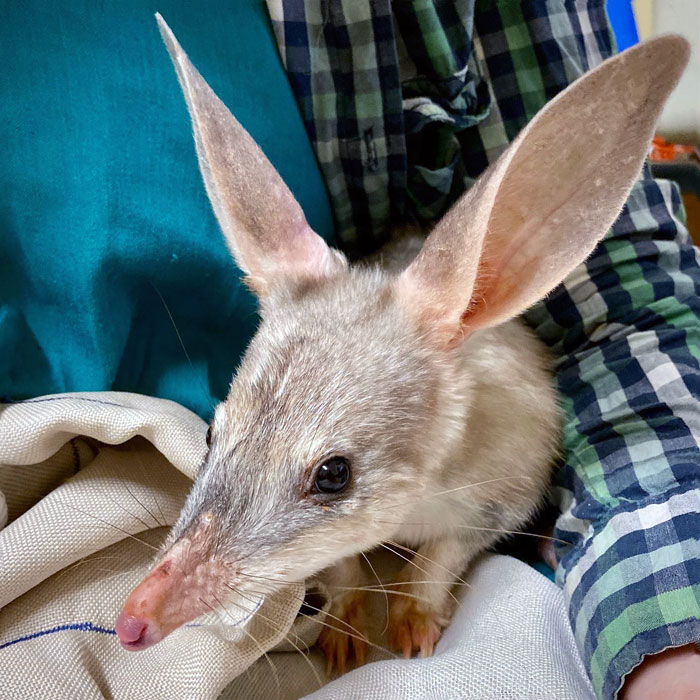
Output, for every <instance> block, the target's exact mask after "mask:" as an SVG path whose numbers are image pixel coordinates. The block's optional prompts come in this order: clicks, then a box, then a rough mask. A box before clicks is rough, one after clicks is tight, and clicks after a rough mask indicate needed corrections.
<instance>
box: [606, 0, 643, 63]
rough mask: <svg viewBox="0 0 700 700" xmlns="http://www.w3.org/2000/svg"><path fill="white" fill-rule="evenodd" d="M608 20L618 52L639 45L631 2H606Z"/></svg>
mask: <svg viewBox="0 0 700 700" xmlns="http://www.w3.org/2000/svg"><path fill="white" fill-rule="evenodd" d="M607 10H608V19H609V20H610V24H611V25H612V28H613V32H614V34H615V42H616V44H617V50H618V51H624V50H625V49H627V48H629V47H630V46H634V45H635V44H638V43H639V34H638V32H637V22H636V21H635V18H634V9H633V8H632V0H608V5H607Z"/></svg>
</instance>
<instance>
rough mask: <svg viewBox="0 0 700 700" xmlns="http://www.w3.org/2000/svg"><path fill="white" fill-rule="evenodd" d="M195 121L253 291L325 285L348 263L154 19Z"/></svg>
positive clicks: (209, 180) (221, 217)
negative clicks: (311, 283)
mask: <svg viewBox="0 0 700 700" xmlns="http://www.w3.org/2000/svg"><path fill="white" fill-rule="evenodd" d="M156 19H157V21H158V27H159V29H160V32H161V35H162V37H163V40H164V42H165V44H166V46H167V49H168V52H169V53H170V57H171V59H172V61H173V65H174V66H175V70H176V72H177V76H178V79H179V81H180V85H181V87H182V91H183V93H184V96H185V100H186V102H187V108H188V110H189V113H190V117H191V119H192V128H193V131H194V137H195V145H196V147H197V158H198V160H199V167H200V170H201V172H202V176H203V179H204V184H205V187H206V190H207V194H208V195H209V199H210V201H211V203H212V207H213V209H214V213H215V214H216V218H217V220H218V221H219V225H220V227H221V230H222V231H223V233H224V236H225V239H226V243H227V245H228V247H229V249H230V250H231V252H232V253H233V256H234V257H235V259H236V262H237V263H238V265H239V267H240V268H241V269H242V270H243V271H244V272H245V273H246V275H247V277H248V281H249V284H250V286H252V287H253V289H254V290H255V291H256V293H257V294H258V295H259V296H261V297H265V296H267V294H268V293H269V292H270V290H271V289H272V288H274V287H275V286H278V285H284V284H293V283H295V282H308V281H314V280H321V279H324V278H326V277H328V276H329V275H333V274H336V273H337V272H339V271H341V270H342V269H344V268H345V267H346V265H347V263H346V261H345V258H344V257H343V256H342V255H341V254H340V253H338V252H337V251H333V250H331V249H330V248H329V247H328V246H327V245H326V243H325V242H324V241H323V239H322V238H321V237H320V236H318V235H317V234H316V233H314V231H312V230H311V228H310V227H309V225H308V223H307V221H306V217H305V216H304V213H303V211H302V209H301V207H300V206H299V204H298V203H297V201H296V200H295V199H294V196H293V195H292V193H291V192H290V191H289V188H288V187H287V186H286V185H285V184H284V182H283V180H282V178H281V177H280V176H279V174H278V173H277V171H276V170H275V169H274V167H273V166H272V164H271V163H270V162H269V161H268V159H267V158H266V157H265V155H264V154H263V152H262V151H261V150H260V148H259V147H258V145H257V144H256V143H255V141H253V139H252V138H251V136H250V134H248V132H247V131H246V130H245V129H244V128H243V127H242V126H241V125H240V124H239V123H238V121H237V120H236V119H235V118H234V116H233V115H232V114H231V112H229V110H228V109H227V108H226V106H225V105H224V103H223V102H222V101H221V100H220V99H219V98H218V97H217V96H216V94H215V93H214V91H213V90H212V89H211V88H210V87H209V85H208V84H207V83H206V82H205V80H204V79H203V78H202V76H201V75H200V74H199V73H198V72H197V70H196V68H195V67H194V66H193V65H192V63H191V62H190V60H189V59H188V58H187V55H186V54H185V52H184V51H183V50H182V47H181V46H180V44H179V43H178V41H177V39H176V38H175V36H174V35H173V33H172V31H171V30H170V27H168V25H167V24H166V23H165V21H164V20H163V18H162V17H161V16H160V15H158V14H157V15H156Z"/></svg>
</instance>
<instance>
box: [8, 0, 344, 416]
mask: <svg viewBox="0 0 700 700" xmlns="http://www.w3.org/2000/svg"><path fill="white" fill-rule="evenodd" d="M156 10H158V11H160V12H161V14H162V15H163V16H164V17H165V19H166V21H167V22H168V23H169V24H170V26H171V27H172V29H173V31H174V32H175V34H176V35H177V37H178V39H179V40H180V42H181V43H182V46H183V47H184V49H185V51H187V52H188V54H189V55H190V58H191V59H192V62H193V63H194V64H195V65H196V66H197V68H198V69H199V70H200V72H201V73H202V74H203V76H204V77H205V79H206V80H208V81H209V82H210V84H211V85H212V87H213V89H214V90H215V91H216V92H217V93H218V94H219V95H220V97H221V98H222V99H223V101H224V102H225V103H226V104H227V105H228V107H229V108H230V109H231V111H232V112H233V113H234V114H235V115H236V116H237V117H238V119H239V120H240V121H241V123H242V124H243V125H244V126H245V127H246V128H247V129H248V131H250V132H251V134H252V135H253V138H255V140H256V141H257V142H258V143H259V144H260V146H261V147H262V149H263V150H264V151H265V152H266V153H267V155H268V157H269V158H270V160H271V161H272V163H273V164H274V165H275V167H277V169H278V170H279V171H280V174H281V175H282V177H283V178H284V180H285V181H286V182H287V184H288V185H289V187H290V189H291V190H292V191H293V192H294V194H295V195H296V196H297V198H298V199H299V201H300V203H301V205H302V207H303V208H304V210H305V212H306V215H307V218H308V219H309V223H310V224H311V226H312V227H314V228H315V229H316V230H317V231H318V232H319V233H320V234H322V235H323V236H324V237H326V238H327V239H330V237H331V236H332V230H333V224H332V216H331V210H330V205H329V202H328V198H327V195H326V191H325V187H324V184H323V181H322V179H321V176H320V173H319V170H318V166H317V164H316V160H315V157H314V154H313V151H312V149H311V146H310V144H309V140H308V138H307V135H306V132H305V129H304V125H303V121H302V119H301V117H300V115H299V112H298V108H297V104H296V101H295V99H294V96H293V94H292V92H291V89H290V87H289V84H288V82H287V77H286V75H285V73H284V70H283V68H282V65H281V63H280V59H279V55H278V52H277V47H276V44H275V42H274V39H273V36H272V31H271V27H270V24H269V19H268V16H267V11H266V9H265V6H264V2H263V0H254V1H253V0H247V1H246V2H230V1H229V0H212V1H210V2H207V3H190V2H182V0H105V2H99V3H95V2H93V1H92V0H65V1H64V2H46V0H24V1H23V2H14V1H13V0H0V17H2V23H1V24H0V65H2V66H5V70H3V71H0V144H2V147H1V149H0V150H1V152H2V157H1V158H0V400H2V399H3V398H4V399H5V400H7V399H11V400H17V399H23V398H27V397H32V396H37V395H40V394H47V393H54V392H66V391H101V390H107V389H115V390H123V391H133V392H139V393H144V394H149V395H152V396H159V397H164V398H169V399H173V400H175V401H178V402H180V403H182V404H184V405H185V406H188V407H189V408H191V409H193V410H195V411H196V412H197V413H199V414H200V415H202V416H203V417H204V418H208V417H209V416H210V415H211V411H212V404H213V403H214V402H215V401H217V400H219V399H221V398H223V397H224V396H225V395H226V393H227V389H228V385H229V382H230V381H231V376H232V373H233V371H234V369H235V367H236V364H237V362H238V360H239V357H240V355H241V353H242V351H243V350H244V348H245V346H246V344H247V342H248V340H249V338H250V336H251V334H252V333H253V332H254V330H255V327H256V324H257V315H256V304H255V300H254V299H253V297H252V295H251V294H250V293H249V292H248V291H247V289H246V288H245V287H244V286H243V285H242V284H241V282H240V279H239V273H238V271H237V269H236V267H235V265H234V263H233V262H232V260H231V257H230V255H229V253H228V250H227V249H226V247H225V245H224V242H223V238H222V235H221V233H220V231H219V229H218V226H217V223H216V220H215V219H214V216H213V214H212V211H211V206H210V205H209V202H208V201H207V199H206V194H205V191H204V185H203V184H202V179H201V176H200V174H199V169H198V166H197V160H196V156H195V150H194V142H193V139H192V127H191V125H190V119H189V116H188V114H187V109H186V106H185V101H184V98H183V96H182V94H181V91H180V87H179V85H178V83H177V78H176V75H175V71H174V69H173V67H172V65H171V63H170V59H169V58H168V54H167V51H166V49H165V46H164V45H163V43H162V41H161V38H160V34H159V33H158V29H157V26H156V21H155V18H154V12H155V11H156ZM161 296H162V299H163V300H164V302H165V304H167V307H168V310H169V311H168V310H166V308H165V305H164V303H163V301H161ZM169 312H170V313H172V316H173V319H174V323H175V324H176V326H177V329H178V331H179V333H180V335H181V337H182V343H183V344H184V346H185V348H186V349H187V352H188V354H189V356H190V359H191V362H190V361H189V360H188V359H187V357H186V355H185V352H184V351H183V348H182V346H181V345H180V341H179V340H178V336H177V333H176V331H175V330H174V328H173V324H172V323H171V320H170V318H169Z"/></svg>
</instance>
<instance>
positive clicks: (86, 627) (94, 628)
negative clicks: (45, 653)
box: [0, 622, 201, 649]
mask: <svg viewBox="0 0 700 700" xmlns="http://www.w3.org/2000/svg"><path fill="white" fill-rule="evenodd" d="M185 627H201V625H200V624H198V623H191V624H189V625H185ZM66 630H78V631H79V632H99V633H100V634H112V635H116V634H117V633H116V632H115V631H114V630H113V629H110V628H108V627H100V626H99V625H93V624H92V622H73V623H72V624H70V625H58V626H56V627H51V629H48V630H39V631H38V632H32V633H31V634H25V635H24V636H23V637H17V639H11V640H10V641H9V642H4V643H3V644H0V649H5V648H6V647H11V646H12V645H13V644H19V643H20V642H28V641H30V640H32V639H37V637H43V636H44V635H47V634H54V633H55V632H65V631H66Z"/></svg>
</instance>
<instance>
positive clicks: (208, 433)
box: [207, 425, 211, 447]
mask: <svg viewBox="0 0 700 700" xmlns="http://www.w3.org/2000/svg"><path fill="white" fill-rule="evenodd" d="M207 447H211V425H210V426H209V430H207Z"/></svg>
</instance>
